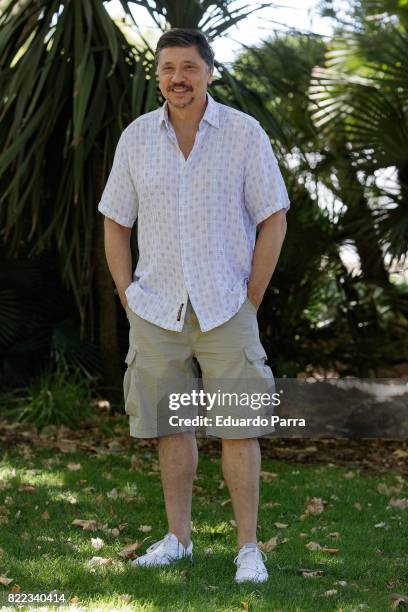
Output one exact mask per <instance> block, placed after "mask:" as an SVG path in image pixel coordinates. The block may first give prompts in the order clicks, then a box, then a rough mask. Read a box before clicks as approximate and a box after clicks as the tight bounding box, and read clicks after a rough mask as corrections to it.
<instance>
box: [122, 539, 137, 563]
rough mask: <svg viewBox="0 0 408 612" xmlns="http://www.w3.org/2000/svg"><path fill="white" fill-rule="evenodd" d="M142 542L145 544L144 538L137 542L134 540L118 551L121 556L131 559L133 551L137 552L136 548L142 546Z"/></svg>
mask: <svg viewBox="0 0 408 612" xmlns="http://www.w3.org/2000/svg"><path fill="white" fill-rule="evenodd" d="M142 544H143V540H137V541H136V542H132V543H131V544H126V546H124V547H123V548H122V550H120V551H119V552H118V555H120V556H121V557H125V558H126V559H129V558H131V557H132V556H133V553H134V552H135V550H137V549H138V548H140V547H141V546H142Z"/></svg>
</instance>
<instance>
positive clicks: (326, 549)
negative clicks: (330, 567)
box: [321, 546, 340, 555]
mask: <svg viewBox="0 0 408 612" xmlns="http://www.w3.org/2000/svg"><path fill="white" fill-rule="evenodd" d="M339 550H340V549H339V548H330V547H329V546H322V548H321V551H322V552H326V553H329V555H335V554H336V553H338V552H339Z"/></svg>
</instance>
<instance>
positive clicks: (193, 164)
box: [98, 28, 290, 582]
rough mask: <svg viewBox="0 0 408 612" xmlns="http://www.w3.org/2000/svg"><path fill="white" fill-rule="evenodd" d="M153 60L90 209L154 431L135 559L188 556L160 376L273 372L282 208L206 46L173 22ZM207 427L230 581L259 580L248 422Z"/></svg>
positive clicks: (130, 398) (148, 425)
mask: <svg viewBox="0 0 408 612" xmlns="http://www.w3.org/2000/svg"><path fill="white" fill-rule="evenodd" d="M155 59H156V67H157V75H158V80H159V86H160V90H161V92H162V94H163V96H164V98H165V99H166V102H165V103H164V105H163V106H162V107H161V108H159V109H157V110H155V111H153V112H150V113H146V114H145V115H142V116H140V117H138V118H137V119H136V120H135V121H133V122H132V123H131V124H130V125H129V126H128V127H127V128H126V129H125V130H124V132H123V133H122V135H121V137H120V139H119V142H118V145H117V149H116V152H115V158H114V162H113V166H112V170H111V173H110V175H109V179H108V181H107V184H106V187H105V190H104V192H103V195H102V198H101V201H100V203H99V206H98V210H99V211H100V212H102V213H103V214H104V215H105V250H106V257H107V262H108V266H109V269H110V272H111V274H112V277H113V280H114V282H115V285H116V287H117V290H118V294H119V297H120V300H121V303H122V305H123V306H124V308H125V309H126V313H127V316H128V319H129V322H130V341H129V352H128V355H127V357H126V363H127V365H128V368H127V371H126V373H125V378H124V395H125V410H126V412H127V413H128V414H129V422H130V435H132V436H134V437H137V438H144V437H146V438H148V437H150V438H151V437H157V438H158V445H159V461H160V470H161V478H162V484H163V492H164V498H165V506H166V512H167V518H168V526H169V531H168V533H167V535H166V536H165V537H164V538H163V539H162V540H160V541H159V542H156V543H155V544H153V545H152V546H150V547H149V548H148V549H147V552H146V554H144V555H142V556H141V557H138V558H136V559H135V560H134V561H133V562H132V564H133V565H134V566H152V565H167V564H169V563H173V562H174V561H176V560H178V559H180V558H183V557H186V556H187V557H191V555H192V546H193V545H192V542H191V539H190V525H191V498H192V483H193V479H194V476H195V472H196V467H197V444H196V437H195V435H194V432H192V431H191V429H189V428H186V429H182V430H181V431H178V432H177V433H173V435H171V434H167V433H166V435H164V434H163V431H161V430H160V426H159V425H158V423H159V421H160V414H159V413H160V402H159V400H160V393H159V392H158V388H159V387H160V382H161V381H162V380H165V379H171V380H174V381H175V384H176V383H179V382H181V383H183V382H184V381H186V380H187V379H188V378H189V377H191V376H193V375H194V371H195V370H194V366H193V361H192V359H193V357H195V358H196V359H197V361H198V362H199V364H200V366H201V371H202V381H203V386H204V388H206V387H207V386H208V385H211V382H213V383H214V381H215V380H217V379H223V378H225V379H234V380H236V381H237V384H238V381H241V380H243V379H245V377H248V376H249V377H250V378H253V379H256V380H259V381H262V380H264V382H265V379H268V380H269V382H270V381H271V379H273V376H272V372H271V370H270V368H268V366H266V365H265V363H264V361H265V358H266V354H265V351H264V349H263V347H262V344H261V342H260V339H259V330H258V324H257V320H256V311H257V309H258V307H259V305H260V304H261V301H262V298H263V295H264V293H265V290H266V288H267V285H268V283H269V281H270V278H271V276H272V273H273V271H274V269H275V267H276V263H277V261H278V257H279V254H280V250H281V246H282V243H283V240H284V237H285V232H286V216H285V213H286V211H287V210H288V209H289V207H290V203H289V198H288V194H287V191H286V188H285V185H284V182H283V179H282V176H281V173H280V171H279V167H278V164H277V161H276V158H275V156H274V153H273V151H272V148H271V145H270V142H269V139H268V137H267V135H266V133H265V132H264V130H263V129H262V128H261V126H260V124H259V123H258V121H257V120H255V119H254V118H253V117H251V116H249V115H247V114H245V113H242V112H240V111H237V110H235V109H233V108H230V107H228V106H226V105H223V104H218V103H216V102H215V101H214V100H213V98H212V97H211V96H210V95H209V94H208V92H207V87H208V85H209V84H210V83H211V80H212V76H213V71H214V54H213V51H212V49H211V47H210V46H209V44H208V42H207V40H206V38H205V36H204V35H203V34H202V33H201V32H199V31H198V30H187V29H179V28H174V29H172V30H170V31H168V32H166V33H165V34H163V35H162V36H161V38H160V40H159V42H158V45H157V49H156V58H155ZM136 218H137V219H138V247H139V260H138V264H137V267H136V270H135V272H134V275H133V276H132V262H131V251H130V242H129V239H130V233H131V228H132V227H133V225H134V223H135V220H136ZM257 227H258V228H259V230H260V231H259V234H258V239H257V241H256V245H255V237H256V228H257ZM254 246H255V249H254ZM271 430H273V428H272V429H270V430H269V431H271ZM212 431H214V430H212ZM212 435H213V434H212ZM215 435H218V436H219V437H221V439H222V469H223V475H224V478H225V481H226V483H227V485H228V488H229V491H230V495H231V501H232V506H233V511H234V515H235V520H236V523H237V532H238V551H239V552H238V555H237V557H236V559H235V561H236V564H237V571H236V575H235V580H236V582H242V581H245V580H249V581H253V582H264V581H266V580H267V578H268V573H267V570H266V567H265V565H264V562H263V560H264V558H266V557H265V555H264V554H263V553H261V551H260V550H259V548H258V546H257V538H256V524H257V512H258V498H259V475H260V448H259V442H258V437H257V435H256V434H255V433H254V431H253V430H252V429H251V430H250V431H249V430H245V429H244V430H243V431H241V433H240V434H239V435H236V436H235V434H234V437H232V435H231V431H230V430H228V428H224V429H223V430H222V431H221V432H220V433H219V434H217V433H215Z"/></svg>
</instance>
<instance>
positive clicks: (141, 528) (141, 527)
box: [139, 525, 153, 533]
mask: <svg viewBox="0 0 408 612" xmlns="http://www.w3.org/2000/svg"><path fill="white" fill-rule="evenodd" d="M152 529H153V527H152V526H151V525H139V531H141V532H142V533H149V531H151V530H152Z"/></svg>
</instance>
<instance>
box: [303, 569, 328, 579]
mask: <svg viewBox="0 0 408 612" xmlns="http://www.w3.org/2000/svg"><path fill="white" fill-rule="evenodd" d="M299 571H300V573H301V574H302V576H303V578H320V577H321V576H323V574H324V572H323V570H308V569H300V570H299Z"/></svg>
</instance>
